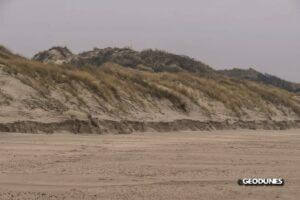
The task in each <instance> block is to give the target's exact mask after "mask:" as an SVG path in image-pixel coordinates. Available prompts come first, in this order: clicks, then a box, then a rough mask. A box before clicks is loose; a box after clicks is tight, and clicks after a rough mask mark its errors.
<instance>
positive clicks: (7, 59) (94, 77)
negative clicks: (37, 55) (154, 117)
mask: <svg viewBox="0 0 300 200" xmlns="http://www.w3.org/2000/svg"><path fill="white" fill-rule="evenodd" d="M0 52H2V53H1V55H0V64H1V65H2V68H3V70H5V71H6V72H7V73H10V74H12V75H15V76H16V77H18V78H20V79H21V80H22V81H23V82H24V83H25V84H27V85H30V86H32V87H33V88H35V89H36V90H38V91H40V92H41V94H42V95H43V96H47V93H48V90H49V89H51V88H55V87H56V86H57V85H58V84H65V85H67V87H65V88H68V90H69V91H68V92H70V93H71V94H73V95H74V96H77V98H78V99H79V100H80V101H81V102H82V103H83V104H84V100H83V99H80V98H79V97H78V95H76V94H77V93H78V91H77V90H76V88H75V87H74V84H73V83H74V82H76V83H78V84H82V85H84V86H85V87H86V88H88V89H89V90H91V91H93V92H94V93H95V94H96V95H97V96H98V97H99V98H100V99H102V100H101V101H105V102H108V103H111V104H117V105H118V106H119V108H120V109H123V110H124V111H126V103H125V102H124V101H123V100H122V94H127V96H129V97H130V100H131V101H132V102H134V103H136V104H139V105H144V103H145V101H151V100H152V99H157V100H160V99H166V100H169V101H170V102H171V103H172V104H173V106H174V108H175V109H178V110H180V111H182V112H188V108H187V107H188V106H187V105H188V104H189V103H193V104H195V105H198V106H201V105H200V104H199V100H200V99H201V98H208V99H210V100H212V101H217V102H221V103H222V104H224V105H225V107H227V108H228V109H230V110H232V111H233V113H235V114H236V115H237V116H240V115H242V114H243V108H248V109H258V110H259V111H260V112H264V113H267V112H270V111H269V110H268V106H267V105H268V104H274V105H278V106H285V107H288V108H290V109H292V110H293V111H294V112H295V113H297V114H298V115H300V102H299V99H296V98H294V95H293V94H291V93H289V92H287V91H285V90H282V89H279V88H275V87H271V86H266V85H262V84H258V83H254V82H251V81H241V80H236V79H230V78H226V77H222V76H219V77H215V78H214V79H212V78H209V77H200V76H197V75H193V74H191V73H187V72H178V73H168V72H163V73H153V72H147V71H139V70H134V69H129V68H125V67H122V66H119V65H117V64H113V63H105V64H104V65H103V66H101V67H93V66H90V67H84V68H78V67H77V68H76V67H73V66H70V65H59V66H58V65H54V64H43V63H40V62H36V61H30V60H27V59H25V58H22V57H20V56H12V55H10V54H9V53H7V52H5V51H0ZM20 75H22V76H20ZM26 77H28V78H26ZM150 103H151V102H150ZM203 109H207V108H205V107H203ZM206 111H207V112H209V110H208V109H207V110H206Z"/></svg>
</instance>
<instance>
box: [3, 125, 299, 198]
mask: <svg viewBox="0 0 300 200" xmlns="http://www.w3.org/2000/svg"><path fill="white" fill-rule="evenodd" d="M299 133H300V131H299V130H288V131H217V132H180V133H179V132H172V133H163V134H162V133H150V132H148V133H142V134H137V133H135V134H131V135H103V136H92V135H89V136H85V135H72V134H54V135H23V134H12V133H9V134H8V133H7V134H4V133H1V134H0V199H5V200H7V199H130V200H131V199H164V200H165V199H172V200H173V199H197V200H198V199H297V197H299V195H300V192H299V191H300V172H299V168H300V135H299ZM243 177H282V178H285V179H286V185H285V186H284V187H241V186H238V185H237V183H236V181H237V179H238V178H243Z"/></svg>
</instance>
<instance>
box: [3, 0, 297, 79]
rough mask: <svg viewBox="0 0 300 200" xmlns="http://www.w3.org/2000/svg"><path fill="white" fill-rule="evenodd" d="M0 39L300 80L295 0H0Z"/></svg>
mask: <svg viewBox="0 0 300 200" xmlns="http://www.w3.org/2000/svg"><path fill="white" fill-rule="evenodd" d="M0 43H1V44H4V45H6V46H7V47H9V48H11V49H12V50H13V51H15V52H18V53H21V54H23V55H25V56H32V55H33V54H34V53H36V52H37V51H40V50H45V49H48V48H49V47H51V46H54V45H63V46H65V45H66V46H68V47H70V48H71V49H72V50H73V51H74V52H79V51H83V50H89V49H91V48H93V47H96V46H97V47H100V48H101V47H107V46H121V47H122V46H131V47H133V48H135V49H145V48H158V49H164V50H168V51H171V52H174V53H178V54H186V55H189V56H191V57H194V58H196V59H199V60H201V61H204V62H206V63H208V64H209V65H211V66H212V67H214V68H217V69H221V68H230V67H240V68H248V67H253V66H255V68H256V69H257V70H260V71H262V72H268V73H271V74H274V75H277V76H280V77H282V78H285V79H288V80H292V81H297V82H300V1H299V0H251V1H244V0H186V1H182V0H152V1H146V0H127V1H124V0H101V1H100V0H85V1H83V0H0Z"/></svg>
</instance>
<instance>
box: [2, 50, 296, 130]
mask: <svg viewBox="0 0 300 200" xmlns="http://www.w3.org/2000/svg"><path fill="white" fill-rule="evenodd" d="M112 52H115V53H112ZM124 52H126V55H127V54H132V55H131V56H133V57H135V59H136V62H135V63H132V58H131V57H130V58H129V59H128V60H127V61H126V59H125V60H124V54H125V53H124ZM128 52H129V53H128ZM149 53H150V54H151V56H150V57H149V55H148V54H149ZM144 54H145V52H144V53H137V52H134V51H132V50H129V49H127V50H126V49H125V50H124V49H121V50H120V49H112V48H109V49H106V50H99V49H95V50H94V51H93V52H87V53H83V54H82V55H81V56H80V57H78V56H76V55H74V54H72V53H71V51H69V50H68V49H66V48H62V49H60V48H53V49H51V50H50V52H44V53H41V54H40V55H37V56H35V59H36V60H38V59H42V58H43V62H46V63H58V64H60V65H56V64H44V63H41V62H37V61H31V60H28V59H25V58H22V57H20V56H16V55H14V54H12V53H11V52H9V51H4V50H2V51H1V52H0V84H1V87H0V131H2V132H3V131H4V132H5V131H6V132H12V131H17V132H35V133H36V132H47V133H51V132H54V131H72V132H74V133H130V132H132V131H148V130H155V131H168V130H213V129H237V128H247V129H256V128H261V129H272V128H273V129H286V128H294V127H298V124H299V116H300V100H299V97H298V96H297V95H296V94H295V93H291V92H288V91H286V90H282V89H280V88H276V87H272V86H268V85H264V84H259V83H256V82H252V81H249V80H239V79H232V78H228V77H224V76H220V75H218V74H216V73H215V71H214V70H213V69H211V68H210V67H208V66H207V65H205V64H202V63H201V62H198V61H194V60H190V59H189V58H187V57H182V56H176V55H171V54H168V53H165V52H154V51H153V52H147V55H148V56H145V55H144ZM99 55H101V56H100V57H99ZM103 55H106V56H104V57H103ZM120 55H122V56H120ZM125 57H126V56H125ZM150 58H151V59H150ZM56 61H57V62H56ZM111 61H114V62H111ZM76 62H77V63H76ZM64 63H68V64H67V65H65V64H64ZM72 63H73V64H72ZM80 63H81V64H80ZM83 63H85V64H83ZM147 63H148V64H147ZM121 64H122V65H121ZM123 65H125V66H123ZM170 66H171V67H170ZM175 68H176V69H177V70H174V69H175ZM170 69H172V70H170ZM191 69H192V70H194V71H191Z"/></svg>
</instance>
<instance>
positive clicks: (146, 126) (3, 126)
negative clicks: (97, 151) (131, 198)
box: [0, 119, 300, 134]
mask: <svg viewBox="0 0 300 200" xmlns="http://www.w3.org/2000/svg"><path fill="white" fill-rule="evenodd" d="M293 128H300V120H294V121H271V120H269V121H268V120H266V121H241V120H240V121H235V122H230V121H222V122H219V121H197V120H190V119H181V120H175V121H170V122H162V121H161V122H154V121H126V120H124V121H113V120H98V119H89V120H77V119H72V120H66V121H62V122H51V123H43V122H36V121H17V122H12V123H0V132H18V133H48V134H50V133H54V132H61V131H68V132H72V133H74V134H130V133H133V132H146V131H154V132H167V131H211V130H236V129H251V130H256V129H260V130H286V129H293Z"/></svg>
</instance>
